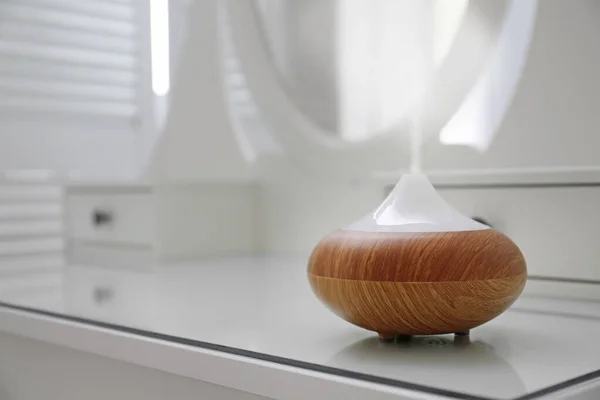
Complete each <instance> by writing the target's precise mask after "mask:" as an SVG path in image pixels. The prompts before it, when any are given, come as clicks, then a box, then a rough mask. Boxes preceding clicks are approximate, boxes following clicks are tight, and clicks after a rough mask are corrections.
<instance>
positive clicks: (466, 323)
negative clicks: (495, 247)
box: [309, 274, 526, 338]
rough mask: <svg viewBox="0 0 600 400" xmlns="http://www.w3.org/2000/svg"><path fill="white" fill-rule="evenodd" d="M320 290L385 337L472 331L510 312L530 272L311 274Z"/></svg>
mask: <svg viewBox="0 0 600 400" xmlns="http://www.w3.org/2000/svg"><path fill="white" fill-rule="evenodd" d="M309 280H310V283H311V286H312V288H313V291H314V292H315V293H316V295H317V296H318V297H319V299H321V301H323V302H324V303H325V304H327V305H328V306H329V308H331V309H332V311H334V312H335V313H336V314H338V315H339V316H340V317H342V318H344V319H345V320H347V321H349V322H351V323H353V324H355V325H358V326H360V327H362V328H365V329H368V330H371V331H375V332H378V333H379V334H380V336H381V337H383V338H385V337H391V336H393V335H394V334H404V335H433V334H444V333H456V332H468V331H469V330H470V329H472V328H475V327H477V326H479V325H481V324H484V323H485V322H487V321H489V320H491V319H493V318H495V317H497V316H498V315H500V314H501V313H502V312H503V311H505V310H506V309H507V308H508V307H509V306H510V305H511V304H512V303H513V302H514V301H515V300H516V299H517V297H519V294H520V293H521V291H522V290H523V287H524V286H525V281H526V275H525V274H521V275H517V276H512V277H508V278H497V279H489V280H478V281H453V282H374V281H357V280H347V279H336V278H327V277H322V276H317V275H313V274H309Z"/></svg>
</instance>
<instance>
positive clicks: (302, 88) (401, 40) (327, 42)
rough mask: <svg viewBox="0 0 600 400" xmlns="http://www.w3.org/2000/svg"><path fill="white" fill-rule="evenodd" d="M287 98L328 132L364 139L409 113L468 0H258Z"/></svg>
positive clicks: (447, 48) (443, 54) (448, 44)
mask: <svg viewBox="0 0 600 400" xmlns="http://www.w3.org/2000/svg"><path fill="white" fill-rule="evenodd" d="M256 5H257V7H256V8H257V16H258V19H259V21H260V25H261V26H262V27H263V34H264V38H265V42H266V43H267V47H268V51H269V53H270V55H271V59H272V62H273V64H274V66H275V69H276V71H277V74H278V77H279V79H280V82H281V84H282V85H283V86H284V88H285V90H286V92H287V94H288V96H289V98H290V100H291V101H292V102H294V104H295V105H296V106H297V107H298V108H299V109H300V110H301V111H302V113H303V114H304V115H305V116H306V117H307V118H308V119H309V120H310V121H312V122H313V123H314V124H315V125H317V126H318V127H320V128H321V129H322V131H321V132H322V133H324V134H326V135H332V136H338V137H340V138H341V139H343V140H345V141H364V140H366V139H368V138H371V137H373V136H375V135H381V134H385V133H387V132H388V131H390V130H392V129H393V128H394V127H395V126H396V125H397V124H398V123H400V122H401V121H402V119H406V118H410V114H409V113H410V112H411V111H412V110H413V109H414V108H415V106H416V104H417V102H418V101H419V99H420V98H421V97H422V94H423V91H424V90H425V89H426V88H427V87H428V85H429V83H430V80H431V76H432V73H433V71H434V70H435V68H436V67H438V66H439V65H440V64H441V63H442V61H443V59H444V58H445V57H446V56H447V54H448V52H449V51H450V48H451V46H452V43H453V42H454V39H455V37H456V34H457V32H458V29H459V27H460V25H461V22H462V20H463V18H464V15H465V10H466V8H467V5H468V0H453V1H447V0H433V1H398V0H369V1H339V0H303V1H297V0H281V1H275V2H274V1H268V0H258V2H257V3H256Z"/></svg>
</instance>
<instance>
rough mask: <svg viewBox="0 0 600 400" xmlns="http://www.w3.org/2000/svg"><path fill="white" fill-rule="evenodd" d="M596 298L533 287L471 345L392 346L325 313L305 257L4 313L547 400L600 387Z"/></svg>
mask: <svg viewBox="0 0 600 400" xmlns="http://www.w3.org/2000/svg"><path fill="white" fill-rule="evenodd" d="M599 291H600V290H599V289H598V288H597V287H595V286H594V285H591V284H588V285H583V284H573V283H556V282H549V283H545V282H539V281H530V282H529V283H528V285H527V287H526V289H525V292H524V294H523V295H522V297H521V298H520V299H519V300H518V301H517V303H515V304H514V305H513V306H512V307H511V308H510V309H509V311H507V312H506V313H504V314H503V315H502V316H500V317H498V318H497V319H495V320H493V321H492V322H490V323H488V324H486V325H484V326H481V327H479V328H476V329H474V330H473V331H472V332H471V336H470V338H468V337H457V338H456V339H455V338H454V336H453V335H445V336H429V337H413V338H411V339H406V340H401V341H398V342H395V343H384V342H381V341H379V339H378V338H377V337H376V335H375V334H374V333H372V332H368V331H365V330H362V329H360V328H358V327H354V326H352V325H350V324H348V323H347V322H345V321H343V320H341V319H339V318H338V317H337V316H335V315H334V314H332V313H331V312H330V311H329V310H327V309H326V308H324V307H323V306H322V305H321V304H320V303H319V302H318V300H317V299H316V298H315V296H314V295H313V294H312V292H311V290H310V287H309V285H308V282H307V279H306V265H305V260H304V259H303V258H281V257H278V258H276V257H248V258H227V259H225V258H223V259H212V260H202V261H195V262H187V263H179V264H169V265H161V266H158V267H156V268H152V269H151V270H126V269H116V268H110V267H92V266H82V265H77V266H75V265H72V266H65V267H64V269H63V271H61V272H59V273H51V274H49V273H46V274H31V275H30V276H28V277H19V278H3V279H1V280H0V302H2V303H3V304H4V305H5V306H16V307H19V308H22V309H23V308H24V309H27V310H28V311H31V312H43V313H47V314H51V315H54V316H56V317H58V318H60V317H61V316H66V317H69V318H75V319H77V320H79V321H84V322H89V323H92V324H93V323H100V324H103V326H110V327H111V328H114V329H122V328H121V327H123V329H135V330H136V332H138V333H140V334H148V335H160V337H161V338H167V340H168V339H169V338H172V339H173V340H178V339H182V340H183V339H184V340H185V341H186V343H188V344H189V343H191V344H196V345H198V346H204V347H209V348H213V349H217V350H221V351H226V352H233V353H236V354H242V355H247V356H250V357H258V358H262V359H266V360H271V361H274V362H280V363H283V364H287V365H294V366H297V367H301V368H308V369H314V370H318V371H322V372H328V373H331V374H337V375H343V376H349V377H352V378H357V379H364V380H368V381H371V382H379V383H383V384H388V385H392V386H399V387H406V388H410V389H415V390H421V391H423V392H427V393H437V394H442V395H446V396H448V397H450V398H463V399H465V398H473V399H477V398H484V399H517V398H543V396H545V395H548V394H552V393H556V391H557V390H569V388H572V387H575V386H576V385H577V384H581V383H582V382H587V383H588V384H595V383H594V382H595V381H594V379H595V378H597V377H598V376H600V346H598V345H597V343H596V342H597V338H598V337H600V296H596V295H595V293H597V292H599ZM594 297H597V299H594ZM590 382H591V383H590ZM598 398H600V383H598Z"/></svg>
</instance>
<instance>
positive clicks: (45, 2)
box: [19, 0, 151, 21]
mask: <svg viewBox="0 0 600 400" xmlns="http://www.w3.org/2000/svg"><path fill="white" fill-rule="evenodd" d="M149 1H151V0H149ZM19 2H20V3H21V4H27V5H32V6H38V7H39V6H42V7H46V8H53V9H57V10H64V11H70V12H76V13H82V14H86V15H93V16H101V17H108V18H110V19H115V20H123V21H130V20H131V19H132V18H133V17H134V15H135V9H134V5H133V4H132V3H131V2H123V3H119V2H107V1H94V0H19Z"/></svg>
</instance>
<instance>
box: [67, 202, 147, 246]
mask: <svg viewBox="0 0 600 400" xmlns="http://www.w3.org/2000/svg"><path fill="white" fill-rule="evenodd" d="M155 218H156V215H155V212H154V203H153V197H152V194H151V193H114V194H112V193H111V194H95V193H93V194H82V193H76V194H69V195H68V196H67V225H68V232H69V236H70V238H71V239H77V240H83V241H93V242H104V243H114V244H125V245H131V244H140V245H151V244H153V243H154V240H155V233H156V229H155Z"/></svg>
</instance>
